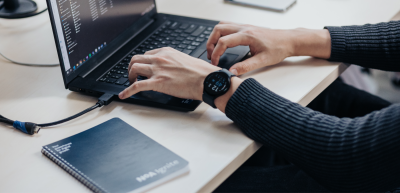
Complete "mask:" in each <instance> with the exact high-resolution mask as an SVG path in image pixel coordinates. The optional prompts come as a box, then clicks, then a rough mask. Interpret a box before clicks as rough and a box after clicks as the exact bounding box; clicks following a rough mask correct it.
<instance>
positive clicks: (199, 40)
mask: <svg viewBox="0 0 400 193" xmlns="http://www.w3.org/2000/svg"><path fill="white" fill-rule="evenodd" d="M204 40H205V39H204V38H196V40H195V41H196V42H203V41H204Z"/></svg>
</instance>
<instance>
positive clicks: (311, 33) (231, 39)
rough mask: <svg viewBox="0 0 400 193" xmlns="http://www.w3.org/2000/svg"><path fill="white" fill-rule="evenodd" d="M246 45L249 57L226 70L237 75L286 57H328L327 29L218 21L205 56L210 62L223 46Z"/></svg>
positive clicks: (215, 62)
mask: <svg viewBox="0 0 400 193" xmlns="http://www.w3.org/2000/svg"><path fill="white" fill-rule="evenodd" d="M239 45H242V46H249V47H250V52H251V55H252V57H251V58H249V59H247V60H245V61H243V62H239V63H237V64H235V65H233V66H232V67H231V68H230V69H229V71H231V72H232V73H234V74H236V75H241V74H244V73H246V72H249V71H251V70H254V69H257V68H261V67H264V66H269V65H273V64H277V63H279V62H281V61H282V60H284V59H285V58H286V57H289V56H314V57H318V58H324V59H328V58H329V57H330V54H331V37H330V34H329V31H328V30H310V29H294V30H274V29H266V28H262V27H256V26H251V25H239V24H233V23H226V22H220V24H218V25H217V26H215V28H214V30H213V32H212V33H211V35H210V38H209V39H208V42H207V57H208V59H211V63H212V64H213V65H218V62H219V58H220V57H221V55H222V54H223V53H224V52H225V50H226V49H227V48H231V47H236V46H239Z"/></svg>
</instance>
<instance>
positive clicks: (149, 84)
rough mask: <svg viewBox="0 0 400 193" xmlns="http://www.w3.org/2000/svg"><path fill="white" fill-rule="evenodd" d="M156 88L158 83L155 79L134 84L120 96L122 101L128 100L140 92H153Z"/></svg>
mask: <svg viewBox="0 0 400 193" xmlns="http://www.w3.org/2000/svg"><path fill="white" fill-rule="evenodd" d="M155 86H156V81H155V80H153V79H147V80H141V81H138V82H135V83H133V84H132V85H131V86H129V87H128V88H126V89H125V90H123V91H122V92H121V93H119V95H118V96H119V98H120V99H126V98H129V97H131V96H132V95H134V94H136V93H138V92H140V91H146V90H153V88H154V87H155Z"/></svg>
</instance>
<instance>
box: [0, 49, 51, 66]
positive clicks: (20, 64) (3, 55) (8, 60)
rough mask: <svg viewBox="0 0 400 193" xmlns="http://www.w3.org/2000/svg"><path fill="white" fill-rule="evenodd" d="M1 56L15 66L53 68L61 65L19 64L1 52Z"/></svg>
mask: <svg viewBox="0 0 400 193" xmlns="http://www.w3.org/2000/svg"><path fill="white" fill-rule="evenodd" d="M0 56H3V58H4V59H6V60H8V61H10V62H12V63H14V64H19V65H24V66H37V67H51V66H58V65H59V64H30V63H23V62H17V61H14V60H11V59H10V58H7V57H6V56H5V55H4V54H2V53H1V52H0Z"/></svg>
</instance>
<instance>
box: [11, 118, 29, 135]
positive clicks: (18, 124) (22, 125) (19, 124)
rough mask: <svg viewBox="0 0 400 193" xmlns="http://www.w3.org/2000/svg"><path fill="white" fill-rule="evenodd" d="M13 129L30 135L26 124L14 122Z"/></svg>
mask: <svg viewBox="0 0 400 193" xmlns="http://www.w3.org/2000/svg"><path fill="white" fill-rule="evenodd" d="M13 127H14V128H16V129H18V130H20V131H22V132H24V133H26V134H29V133H28V131H27V130H26V127H25V122H20V121H14V123H13Z"/></svg>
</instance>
